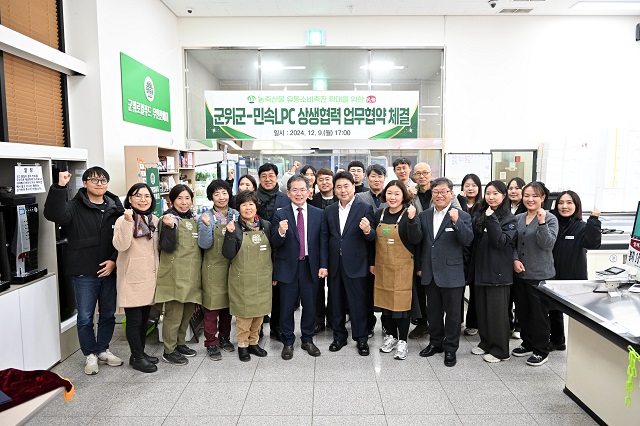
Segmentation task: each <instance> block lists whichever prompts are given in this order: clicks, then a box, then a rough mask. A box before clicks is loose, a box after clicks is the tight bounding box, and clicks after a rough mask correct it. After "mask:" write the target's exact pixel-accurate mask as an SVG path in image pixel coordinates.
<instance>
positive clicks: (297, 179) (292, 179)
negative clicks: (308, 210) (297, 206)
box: [287, 175, 311, 191]
mask: <svg viewBox="0 0 640 426" xmlns="http://www.w3.org/2000/svg"><path fill="white" fill-rule="evenodd" d="M292 182H304V186H306V187H307V189H309V187H310V186H311V183H310V182H309V179H307V177H306V176H305V175H293V176H291V177H290V178H289V180H288V181H287V191H289V190H290V189H291V183H292Z"/></svg>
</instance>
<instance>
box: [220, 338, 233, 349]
mask: <svg viewBox="0 0 640 426" xmlns="http://www.w3.org/2000/svg"><path fill="white" fill-rule="evenodd" d="M220 348H221V349H222V350H223V351H225V352H233V351H235V350H236V348H235V347H234V346H233V343H231V339H230V338H229V337H226V336H225V337H220Z"/></svg>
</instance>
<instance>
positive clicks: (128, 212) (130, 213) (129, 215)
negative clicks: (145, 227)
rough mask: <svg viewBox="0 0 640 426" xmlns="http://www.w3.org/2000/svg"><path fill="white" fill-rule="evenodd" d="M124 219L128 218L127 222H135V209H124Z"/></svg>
mask: <svg viewBox="0 0 640 426" xmlns="http://www.w3.org/2000/svg"><path fill="white" fill-rule="evenodd" d="M123 216H124V220H126V221H127V222H133V210H131V209H126V210H125V211H124V214H123Z"/></svg>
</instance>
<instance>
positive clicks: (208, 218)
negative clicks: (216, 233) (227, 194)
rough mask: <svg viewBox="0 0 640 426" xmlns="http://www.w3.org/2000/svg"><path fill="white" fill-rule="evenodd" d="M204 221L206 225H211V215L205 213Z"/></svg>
mask: <svg viewBox="0 0 640 426" xmlns="http://www.w3.org/2000/svg"><path fill="white" fill-rule="evenodd" d="M202 223H204V226H209V225H211V217H210V216H209V215H208V214H206V213H205V214H203V215H202Z"/></svg>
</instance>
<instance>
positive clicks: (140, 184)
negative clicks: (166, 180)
mask: <svg viewBox="0 0 640 426" xmlns="http://www.w3.org/2000/svg"><path fill="white" fill-rule="evenodd" d="M141 188H147V191H149V194H151V206H150V207H149V209H148V210H147V211H150V212H153V211H154V210H155V209H156V197H154V196H153V191H152V190H151V187H150V186H149V185H147V184H146V183H143V182H138V183H134V184H133V185H131V188H129V190H128V191H127V196H126V197H125V198H124V208H125V209H131V208H133V207H132V206H131V203H130V202H129V197H133V196H134V195H136V194H137V193H138V191H140V189H141Z"/></svg>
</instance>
